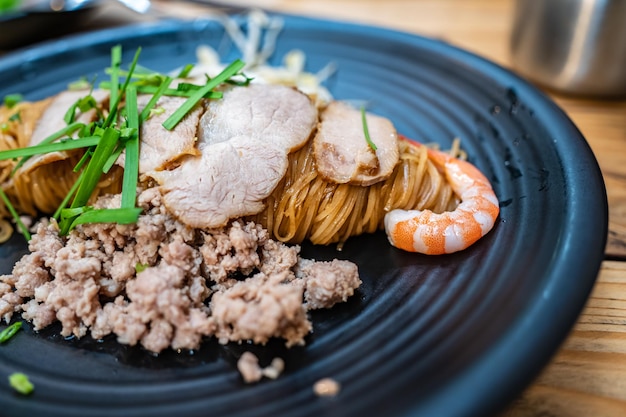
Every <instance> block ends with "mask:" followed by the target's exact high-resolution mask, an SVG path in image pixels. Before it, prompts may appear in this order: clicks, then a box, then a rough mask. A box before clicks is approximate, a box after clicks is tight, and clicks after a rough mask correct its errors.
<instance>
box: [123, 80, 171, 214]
mask: <svg viewBox="0 0 626 417" xmlns="http://www.w3.org/2000/svg"><path fill="white" fill-rule="evenodd" d="M163 85H165V83H163ZM142 115H143V113H142ZM126 117H127V121H128V127H130V128H133V129H134V130H135V134H134V135H133V136H131V137H130V139H128V140H127V141H126V146H125V149H126V155H125V159H124V177H123V179H122V204H121V206H122V208H131V207H135V200H136V198H137V179H138V178H139V123H140V116H139V109H138V108H137V88H136V87H135V86H133V85H131V86H129V87H128V89H127V90H126Z"/></svg>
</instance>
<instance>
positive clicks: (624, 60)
mask: <svg viewBox="0 0 626 417" xmlns="http://www.w3.org/2000/svg"><path fill="white" fill-rule="evenodd" d="M511 58H512V63H513V66H514V69H515V70H516V71H518V72H519V73H520V74H521V75H523V76H525V77H528V78H529V79H531V80H533V81H536V82H537V83H540V84H543V85H545V86H547V87H551V88H553V89H556V90H559V91H562V92H566V93H573V94H579V95H590V96H603V97H622V96H623V97H626V0H517V2H516V8H515V16H514V21H513V30H512V34H511Z"/></svg>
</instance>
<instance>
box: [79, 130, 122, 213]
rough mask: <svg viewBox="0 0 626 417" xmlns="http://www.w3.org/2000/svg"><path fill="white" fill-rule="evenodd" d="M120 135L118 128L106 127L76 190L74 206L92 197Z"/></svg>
mask: <svg viewBox="0 0 626 417" xmlns="http://www.w3.org/2000/svg"><path fill="white" fill-rule="evenodd" d="M119 137H120V132H119V131H118V130H116V129H113V128H110V127H109V128H106V129H105V131H104V135H102V138H101V139H100V141H99V142H98V145H97V146H96V149H95V150H94V152H93V156H92V157H91V160H90V161H89V164H87V167H86V168H85V171H86V172H85V178H84V179H83V181H82V182H81V184H80V186H79V187H78V190H77V191H76V197H75V198H74V201H73V202H72V207H79V206H84V205H85V204H86V203H87V201H88V200H89V197H91V193H92V192H93V190H94V189H95V187H96V185H97V184H98V182H99V181H100V174H101V173H102V167H103V166H104V164H105V163H106V161H107V159H108V158H109V155H111V152H113V150H114V149H115V145H117V140H118V139H119Z"/></svg>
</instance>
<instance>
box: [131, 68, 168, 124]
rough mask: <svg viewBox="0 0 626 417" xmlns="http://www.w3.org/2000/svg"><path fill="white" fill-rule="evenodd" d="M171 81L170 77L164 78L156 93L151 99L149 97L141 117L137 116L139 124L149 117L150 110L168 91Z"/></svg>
mask: <svg viewBox="0 0 626 417" xmlns="http://www.w3.org/2000/svg"><path fill="white" fill-rule="evenodd" d="M172 81H173V78H172V77H165V79H164V80H163V82H162V83H161V85H160V86H159V88H158V89H157V91H156V92H155V93H154V95H153V96H152V97H150V101H148V104H146V107H144V108H143V110H142V111H141V115H139V122H141V121H144V120H146V119H147V118H148V116H149V115H150V110H152V108H153V107H154V106H155V105H156V104H157V102H158V101H159V99H160V98H161V96H163V93H165V90H167V89H168V87H169V86H170V84H171V83H172Z"/></svg>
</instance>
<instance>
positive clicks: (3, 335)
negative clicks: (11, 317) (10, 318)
mask: <svg viewBox="0 0 626 417" xmlns="http://www.w3.org/2000/svg"><path fill="white" fill-rule="evenodd" d="M21 328H22V322H21V321H16V322H15V323H13V324H12V325H10V326H9V327H7V328H6V329H4V330H3V331H2V332H0V343H4V342H6V341H8V340H9V339H10V338H12V337H13V336H15V334H16V333H17V332H18V331H19V330H20V329H21Z"/></svg>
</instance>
